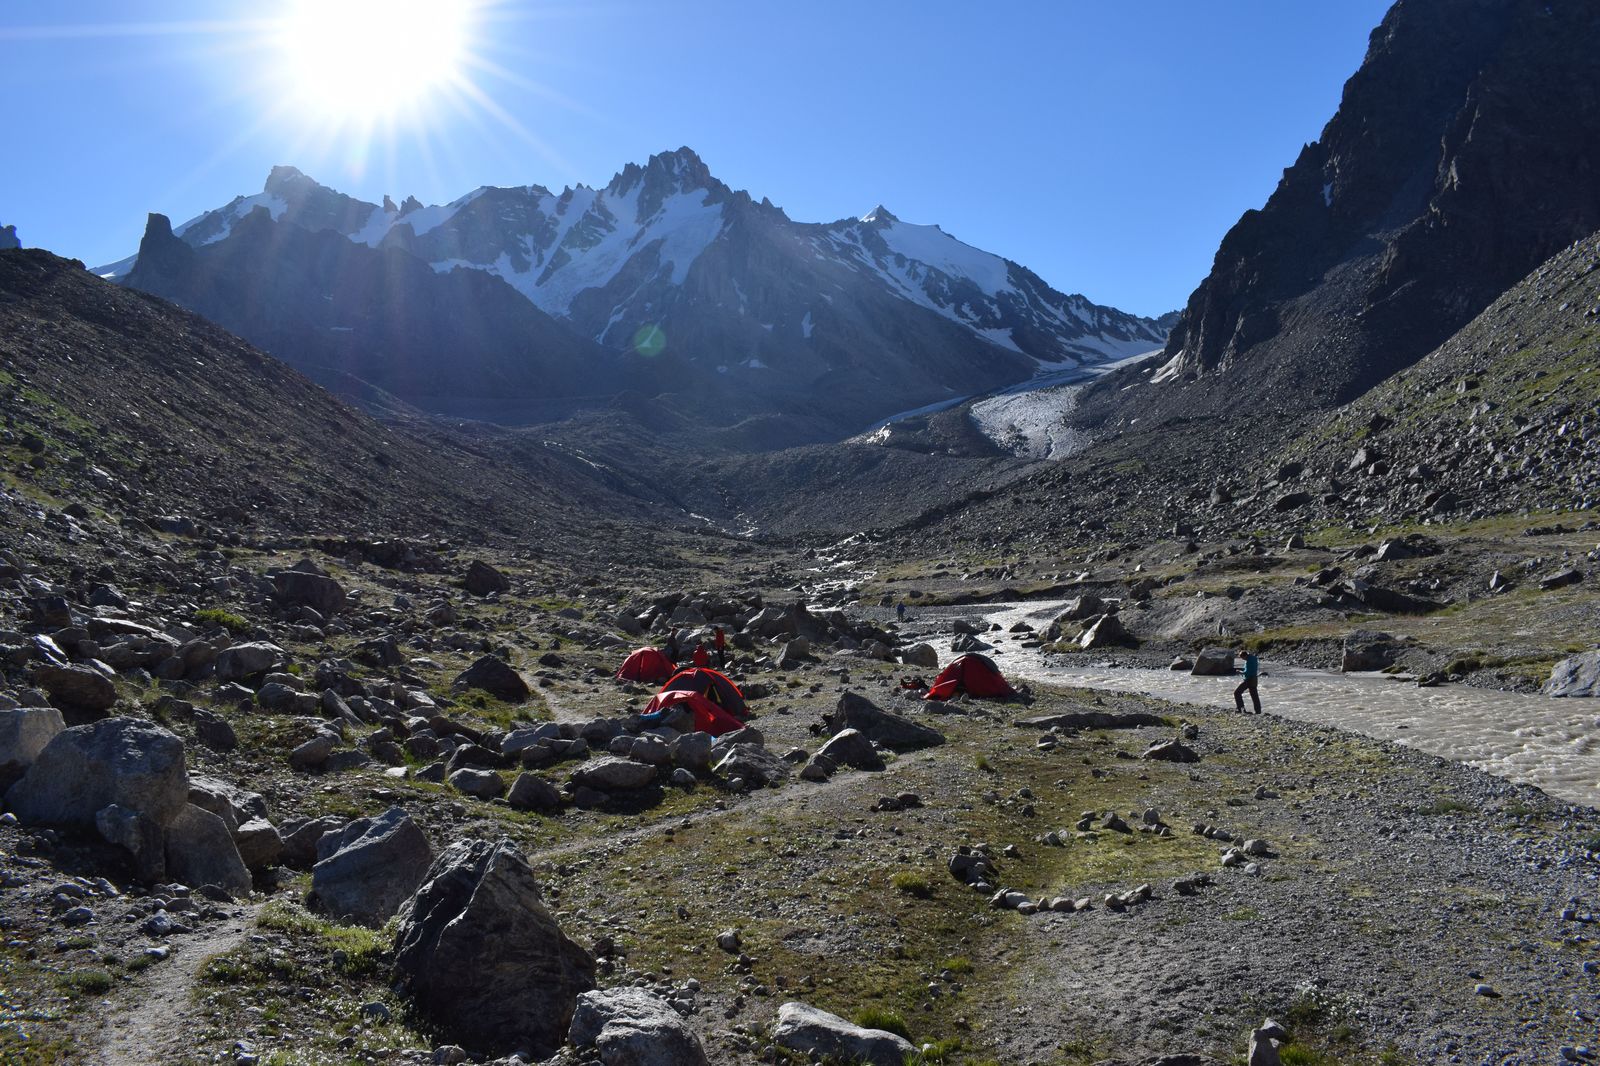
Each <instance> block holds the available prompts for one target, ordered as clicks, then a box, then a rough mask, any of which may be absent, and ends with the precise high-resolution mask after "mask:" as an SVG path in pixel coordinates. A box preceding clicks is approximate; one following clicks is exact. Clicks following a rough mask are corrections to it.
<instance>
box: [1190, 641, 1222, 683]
mask: <svg viewBox="0 0 1600 1066" xmlns="http://www.w3.org/2000/svg"><path fill="white" fill-rule="evenodd" d="M1232 673H1233V650H1232V649H1230V648H1207V649H1206V650H1205V651H1203V652H1201V653H1200V654H1199V655H1196V656H1195V657H1194V665H1193V666H1192V667H1190V668H1189V674H1190V676H1192V677H1226V676H1228V675H1229V674H1232Z"/></svg>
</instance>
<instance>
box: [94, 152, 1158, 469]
mask: <svg viewBox="0 0 1600 1066" xmlns="http://www.w3.org/2000/svg"><path fill="white" fill-rule="evenodd" d="M180 245H181V246H183V247H181V248H180V247H179V246H180ZM99 270H100V272H102V273H105V274H107V275H108V276H113V277H117V278H119V279H121V280H123V281H125V282H126V283H127V284H129V285H131V286H133V287H136V288H142V289H145V290H147V291H152V292H156V293H158V294H160V295H163V296H167V297H169V298H171V299H173V300H175V301H177V302H179V303H182V304H184V305H185V306H188V307H191V308H194V309H196V310H199V311H201V312H202V313H203V314H206V315H207V316H208V317H211V318H213V319H215V320H217V321H219V322H221V323H223V324H224V325H227V326H228V327H229V328H231V329H234V330H235V331H237V332H239V333H240V334H242V335H243V336H245V337H247V338H249V339H251V340H252V341H254V342H256V343H258V344H260V345H262V346H263V347H265V348H267V349H268V350H269V351H272V352H274V353H276V354H279V355H280V356H282V357H283V358H285V359H288V360H289V361H291V362H293V363H294V364H295V365H297V366H299V367H301V368H303V369H320V368H323V367H332V368H335V369H337V370H338V371H341V372H344V373H348V374H353V375H355V376H357V377H360V378H362V379H364V380H366V381H368V382H369V383H371V384H372V385H376V386H378V387H380V388H382V389H384V390H385V391H387V392H389V393H392V394H394V395H396V396H397V397H399V398H400V399H401V400H403V401H406V402H409V403H412V404H415V405H417V406H419V407H422V408H424V409H427V410H433V411H440V412H443V413H452V414H455V413H465V414H470V415H473V416H475V417H484V418H490V419H494V420H500V421H507V422H533V421H542V420H547V419H549V418H551V417H555V416H559V415H560V414H563V413H566V412H568V411H571V410H573V409H577V408H580V407H591V408H592V407H595V406H599V405H601V404H603V402H604V399H605V398H606V397H609V396H611V395H613V394H615V393H617V392H618V391H621V389H624V388H626V389H631V390H636V391H639V392H641V393H642V394H644V395H646V396H657V395H661V394H663V393H667V394H669V395H671V396H672V397H673V401H674V402H676V403H679V404H684V405H688V406H689V407H690V408H691V409H692V410H694V411H695V412H697V419H696V420H697V421H698V422H700V423H702V424H705V425H710V426H721V425H725V424H726V423H727V422H728V420H729V419H730V418H731V419H737V418H742V417H748V416H751V415H763V414H765V415H771V414H778V415H782V416H784V417H790V416H799V417H800V418H801V421H802V423H803V424H804V423H805V422H807V421H813V422H814V421H817V419H816V417H815V416H816V413H817V412H821V413H822V415H823V417H822V419H821V421H822V422H823V423H825V425H823V426H818V427H814V428H810V429H808V436H807V439H810V440H818V439H828V438H837V437H839V436H844V435H848V434H849V433H851V432H854V431H856V430H858V429H859V428H860V427H861V426H863V425H866V424H868V423H869V422H871V421H873V420H874V419H876V418H879V417H882V416H885V415H888V414H891V413H894V412H896V411H899V410H905V409H909V408H914V407H918V406H921V405H924V404H927V403H932V402H935V401H939V400H945V399H949V398H952V397H958V396H964V395H968V394H971V393H974V392H980V391H983V390H986V389H989V388H993V387H995V386H997V385H1001V384H1009V383H1012V382H1015V381H1019V380H1022V379H1025V378H1027V377H1028V376H1030V375H1031V374H1033V373H1034V371H1035V370H1036V369H1038V368H1040V367H1041V366H1042V367H1046V368H1050V367H1059V366H1064V365H1076V364H1081V363H1086V362H1100V361H1103V360H1105V359H1106V358H1109V357H1113V356H1122V355H1127V354H1131V353H1137V352H1141V351H1147V350H1153V349H1155V348H1158V347H1159V346H1160V345H1161V342H1162V341H1163V340H1164V339H1165V336H1166V330H1167V328H1168V327H1169V326H1170V324H1171V322H1170V320H1167V319H1163V320H1152V319H1145V318H1140V317H1137V316H1133V315H1128V314H1126V313H1123V312H1121V311H1117V310H1115V309H1114V308H1109V307H1103V306H1099V305H1096V304H1094V303H1091V302H1090V301H1089V300H1087V299H1086V298H1084V297H1082V296H1076V295H1066V294H1063V293H1061V292H1058V291H1056V290H1055V289H1052V288H1051V287H1050V286H1049V285H1047V284H1046V283H1045V282H1044V281H1043V280H1041V279H1040V278H1039V277H1038V276H1037V275H1036V274H1034V273H1033V272H1031V271H1029V270H1027V269H1026V268H1024V267H1022V266H1021V265H1019V264H1016V263H1013V262H1010V261H1008V260H1006V259H1003V258H1001V257H999V256H996V255H993V254H990V253H988V252H984V251H981V250H979V249H976V248H973V247H971V246H969V245H966V244H964V243H962V242H961V241H959V240H957V239H956V238H954V237H952V236H950V235H949V234H946V233H944V232H943V231H942V230H940V229H939V228H938V227H937V226H921V225H912V224H910V223H906V222H903V221H901V220H900V219H898V218H896V217H895V216H894V215H893V214H891V213H890V212H889V211H887V210H885V209H884V208H882V207H880V208H878V209H876V210H874V211H873V212H870V213H869V214H868V215H866V216H864V217H862V218H859V219H846V220H842V221H839V222H835V223H829V224H816V225H813V224H801V223H796V222H793V221H791V220H790V219H789V218H788V217H787V216H786V215H785V214H784V213H783V211H782V210H780V209H779V208H777V207H775V206H773V205H772V204H771V203H769V202H768V201H766V200H762V201H760V202H757V201H755V200H753V199H752V198H751V197H750V196H749V195H748V194H747V193H744V192H736V191H734V190H732V189H730V188H729V187H728V186H727V185H725V184H723V183H722V182H720V181H718V180H717V179H716V178H715V177H714V176H712V174H711V172H710V170H709V169H708V168H707V167H706V165H705V163H704V162H702V161H701V160H700V159H699V157H697V156H696V155H695V154H694V153H693V152H692V151H690V150H688V149H686V148H684V149H679V150H678V151H676V152H670V153H662V154H660V155H657V156H653V157H652V158H651V159H650V161H649V162H648V163H647V164H645V165H644V166H642V167H641V166H636V165H629V166H628V167H626V168H624V169H623V170H622V172H621V173H619V174H617V175H616V177H614V178H613V179H612V180H611V182H610V183H609V184H607V185H606V186H605V187H603V188H600V189H593V188H589V187H587V186H577V187H575V188H568V189H565V190H563V191H561V192H560V193H553V192H551V191H550V190H547V189H545V188H543V187H541V186H526V187H518V188H482V189H478V190H476V191H475V192H473V193H471V194H469V195H467V196H464V197H462V198H460V199H459V200H456V201H454V202H452V203H450V204H446V205H441V206H432V207H425V206H423V205H422V204H420V203H418V202H417V201H415V200H414V199H407V200H406V201H405V202H404V203H402V204H400V205H396V204H394V203H393V201H390V200H387V199H386V200H385V202H384V203H383V204H381V205H379V204H369V203H365V202H363V201H359V200H355V199H353V198H351V197H348V196H345V195H344V194H342V193H338V192H335V191H334V190H332V189H328V188H326V187H324V186H321V185H319V184H317V183H316V182H314V181H312V180H311V179H310V178H308V177H306V176H305V175H303V174H301V173H300V172H299V171H296V170H294V169H293V168H290V167H278V168H275V169H274V170H273V172H272V174H271V175H270V176H269V177H268V179H267V183H266V185H265V187H264V189H263V191H262V192H261V193H259V194H257V195H254V196H249V197H238V198H236V199H235V200H234V201H233V202H231V203H230V204H228V205H227V206H226V207H223V208H219V209H217V210H215V211H210V212H207V213H205V214H203V215H201V216H200V217H198V218H196V219H193V220H190V221H189V222H187V223H185V224H184V225H182V226H179V227H177V228H176V229H175V230H171V231H170V233H169V227H167V226H166V225H165V223H164V221H162V222H155V223H153V225H152V228H151V230H150V232H149V233H147V235H146V240H145V246H144V247H142V248H141V250H140V253H139V255H138V256H136V257H132V258H130V259H128V260H124V261H122V262H120V263H116V264H111V265H110V266H107V267H102V268H99ZM502 283H503V284H502ZM261 293H266V294H267V298H266V299H263V298H262V297H261V296H260V294H261ZM514 304H519V305H520V308H518V307H516V306H513V305H514ZM463 324H468V325H470V326H471V327H472V328H469V329H468V332H467V335H466V336H465V337H464V338H462V337H458V336H456V334H455V332H454V331H457V330H459V329H461V328H462V326H463ZM602 349H603V350H602ZM708 393H709V395H707V394H708ZM596 394H598V395H596ZM552 399H554V400H557V401H562V402H556V403H552V402H550V401H551V400H552ZM823 399H826V401H827V402H826V403H822V402H819V401H821V400H823ZM766 443H768V444H769V446H770V445H773V444H787V443H792V440H791V439H789V438H788V437H785V436H784V435H783V434H781V433H779V434H776V435H775V437H774V439H773V440H771V441H769V442H766Z"/></svg>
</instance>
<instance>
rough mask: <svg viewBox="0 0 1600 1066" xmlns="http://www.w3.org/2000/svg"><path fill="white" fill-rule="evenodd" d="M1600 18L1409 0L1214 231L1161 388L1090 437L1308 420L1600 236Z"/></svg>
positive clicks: (1116, 397) (1110, 412)
mask: <svg viewBox="0 0 1600 1066" xmlns="http://www.w3.org/2000/svg"><path fill="white" fill-rule="evenodd" d="M1597 48H1600V11H1597V10H1596V9H1595V7H1594V6H1593V5H1592V4H1586V3H1578V2H1570V0H1556V2H1549V3H1546V2H1544V0H1537V2H1535V0H1469V2H1456V0H1400V2H1398V3H1396V4H1395V5H1394V7H1393V8H1391V9H1390V11H1389V13H1388V14H1387V16H1386V17H1385V18H1384V20H1383V23H1382V24H1381V25H1380V26H1379V27H1378V28H1377V29H1376V30H1374V32H1373V35H1372V40H1371V45H1370V47H1369V49H1368V52H1367V56H1366V59H1365V61H1364V62H1363V64H1362V66H1361V69H1360V70H1358V71H1357V72H1356V74H1355V75H1354V76H1353V77H1352V78H1351V79H1350V81H1349V82H1348V83H1347V84H1346V86H1345V90H1344V96H1343V99H1342V101H1341V103H1340V106H1339V110H1338V112H1337V114H1335V115H1334V117H1333V119H1332V120H1331V121H1330V122H1329V123H1328V125H1327V127H1326V128H1325V129H1324V130H1323V132H1322V135H1321V137H1320V138H1319V139H1318V140H1317V141H1315V142H1313V143H1311V144H1308V145H1306V146H1305V148H1304V149H1303V150H1302V151H1301V153H1300V155H1299V158H1298V159H1296V160H1295V162H1294V164H1293V165H1292V166H1291V167H1289V168H1288V169H1287V170H1285V171H1284V176H1283V179H1282V181H1281V182H1280V183H1279V185H1278V188H1277V189H1276V190H1275V191H1274V192H1273V194H1272V196H1271V197H1270V198H1269V199H1268V201H1267V203H1266V204H1265V205H1264V206H1263V207H1262V208H1261V209H1260V210H1259V211H1248V212H1246V213H1245V215H1244V217H1243V218H1241V219H1240V220H1239V222H1238V224H1237V225H1235V226H1234V228H1233V229H1232V230H1230V231H1229V233H1228V234H1227V236H1226V237H1224V238H1223V241H1222V244H1221V246H1220V248H1219V249H1218V252H1217V256H1216V261H1215V264H1214V265H1213V267H1212V271H1211V273H1210V275H1209V276H1208V277H1207V278H1206V279H1205V280H1204V281H1203V282H1202V283H1201V285H1200V287H1199V288H1197V289H1196V290H1195V292H1194V295H1193V296H1192V297H1191V298H1190V300H1189V303H1188V306H1187V307H1186V308H1185V309H1184V312H1183V314H1182V317H1181V319H1180V321H1179V322H1178V324H1177V326H1176V327H1175V328H1174V330H1173V332H1172V335H1171V337H1170V338H1169V340H1168V342H1167V344H1166V347H1165V351H1164V353H1163V354H1164V361H1163V365H1162V366H1161V367H1160V368H1159V370H1158V371H1157V372H1155V373H1154V374H1153V375H1151V376H1150V377H1149V378H1148V379H1147V380H1150V381H1151V383H1152V387H1151V388H1148V389H1138V390H1134V392H1133V393H1130V394H1127V395H1124V394H1122V393H1121V392H1120V389H1121V387H1122V386H1125V385H1127V384H1129V383H1131V382H1132V381H1134V380H1137V379H1135V378H1134V377H1133V375H1132V374H1131V373H1124V374H1121V375H1117V376H1116V377H1114V378H1112V379H1108V380H1107V381H1106V382H1104V383H1103V384H1102V385H1101V386H1100V387H1099V388H1096V389H1093V390H1091V391H1090V395H1089V396H1088V397H1087V398H1086V402H1085V404H1084V405H1083V420H1084V422H1085V423H1086V424H1096V425H1103V426H1106V427H1112V426H1126V425H1127V424H1129V419H1130V418H1133V417H1143V418H1145V419H1146V420H1148V419H1149V418H1151V417H1152V416H1156V417H1170V416H1175V415H1180V414H1182V415H1193V414H1197V413H1208V414H1209V413H1224V412H1226V411H1227V410H1228V409H1229V408H1230V407H1234V406H1236V405H1238V404H1239V403H1241V402H1243V403H1247V404H1249V405H1250V406H1252V407H1257V406H1259V405H1262V404H1271V405H1273V406H1276V407H1287V408H1290V409H1295V410H1301V409H1316V408H1326V407H1330V406H1334V405H1337V404H1340V403H1344V402H1347V401H1349V400H1351V399H1353V398H1354V397H1355V396H1357V395H1359V394H1360V393H1361V392H1362V391H1364V390H1365V389H1367V388H1370V387H1371V386H1372V385H1374V384H1376V383H1377V382H1378V381H1380V380H1382V379H1383V378H1385V377H1387V376H1388V375H1389V374H1392V373H1394V372H1395V371H1397V370H1399V369H1402V368H1403V367H1405V366H1408V365H1410V364H1411V363H1413V362H1415V361H1416V360H1417V359H1419V358H1421V357H1422V356H1423V355H1425V354H1426V353H1428V352H1429V351H1431V350H1433V349H1434V348H1435V347H1437V346H1438V345H1439V344H1440V343H1442V342H1443V341H1444V340H1445V339H1446V338H1447V337H1449V336H1450V335H1451V334H1453V333H1455V332H1456V331H1457V330H1458V329H1460V328H1461V327H1462V326H1464V325H1465V324H1466V323H1467V322H1468V321H1470V320H1471V319H1472V317H1473V316H1474V315H1476V314H1477V313H1478V312H1479V311H1481V310H1482V309H1483V308H1484V307H1485V306H1487V305H1488V304H1489V302H1490V301H1492V300H1493V299H1495V298H1496V297H1497V296H1499V295H1500V294H1501V293H1502V292H1504V291H1505V290H1507V289H1508V288H1510V287H1511V286H1512V285H1514V284H1516V282H1517V281H1518V280H1520V279H1521V278H1522V277H1524V276H1525V275H1526V274H1527V273H1528V272H1529V271H1530V270H1532V269H1533V268H1534V267H1536V266H1537V265H1538V264H1539V263H1541V262H1543V261H1544V260H1545V259H1547V258H1548V257H1549V256H1551V255H1552V254H1554V253H1555V252H1557V251H1558V250H1560V249H1561V248H1563V247H1565V246H1567V245H1568V244H1570V243H1571V242H1573V241H1575V240H1579V239H1581V238H1583V237H1586V236H1587V235H1588V234H1590V233H1592V232H1593V231H1594V230H1595V229H1596V228H1600V191H1597V190H1600V183H1597V182H1596V181H1595V180H1594V176H1595V175H1596V174H1597V173H1600V147H1597V146H1600V73H1597V68H1596V66H1595V64H1594V62H1593V56H1594V55H1595V52H1596V49H1597Z"/></svg>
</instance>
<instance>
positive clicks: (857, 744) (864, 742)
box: [816, 729, 883, 770]
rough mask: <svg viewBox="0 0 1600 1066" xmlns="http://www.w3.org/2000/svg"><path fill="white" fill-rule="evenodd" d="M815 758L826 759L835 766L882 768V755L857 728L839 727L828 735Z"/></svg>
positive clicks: (862, 768) (860, 768) (864, 768)
mask: <svg viewBox="0 0 1600 1066" xmlns="http://www.w3.org/2000/svg"><path fill="white" fill-rule="evenodd" d="M816 758H819V759H827V760H829V761H830V762H832V763H833V765H835V766H850V767H853V768H855V769H857V770H882V769H883V757H882V756H881V755H879V754H878V751H877V749H876V748H874V747H873V746H872V741H870V740H868V739H867V737H866V734H864V733H862V732H861V731H860V730H857V729H841V730H839V732H837V733H835V734H834V735H833V736H831V737H829V738H828V740H827V743H825V744H823V745H822V747H821V749H820V750H818V752H817V754H816Z"/></svg>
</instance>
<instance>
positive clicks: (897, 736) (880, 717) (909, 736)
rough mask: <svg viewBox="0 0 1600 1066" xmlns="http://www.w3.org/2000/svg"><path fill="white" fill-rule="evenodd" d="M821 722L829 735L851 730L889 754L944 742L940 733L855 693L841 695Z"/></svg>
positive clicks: (929, 746)
mask: <svg viewBox="0 0 1600 1066" xmlns="http://www.w3.org/2000/svg"><path fill="white" fill-rule="evenodd" d="M822 720H823V722H824V723H825V724H826V725H827V727H828V731H829V732H830V733H838V732H841V731H843V730H846V729H854V730H857V731H859V732H860V733H861V734H862V735H863V736H865V737H866V738H867V739H868V740H870V741H872V742H873V743H875V744H881V745H883V746H884V747H886V748H888V749H889V750H890V751H915V750H917V749H918V748H931V747H935V746H937V745H939V744H943V743H944V734H943V733H941V732H939V731H938V730H937V729H934V728H933V727H932V726H926V725H922V724H921V723H919V722H913V721H912V720H911V719H909V718H905V717H902V716H900V715H898V714H894V713H892V712H890V711H885V710H882V709H880V708H879V707H878V706H877V705H876V704H875V703H873V702H872V701H871V700H869V699H867V698H866V697H865V696H862V695H860V694H859V693H855V692H845V693H842V694H841V695H840V696H839V702H838V703H837V704H836V705H835V706H834V708H833V713H831V714H824V715H823V716H822Z"/></svg>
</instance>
